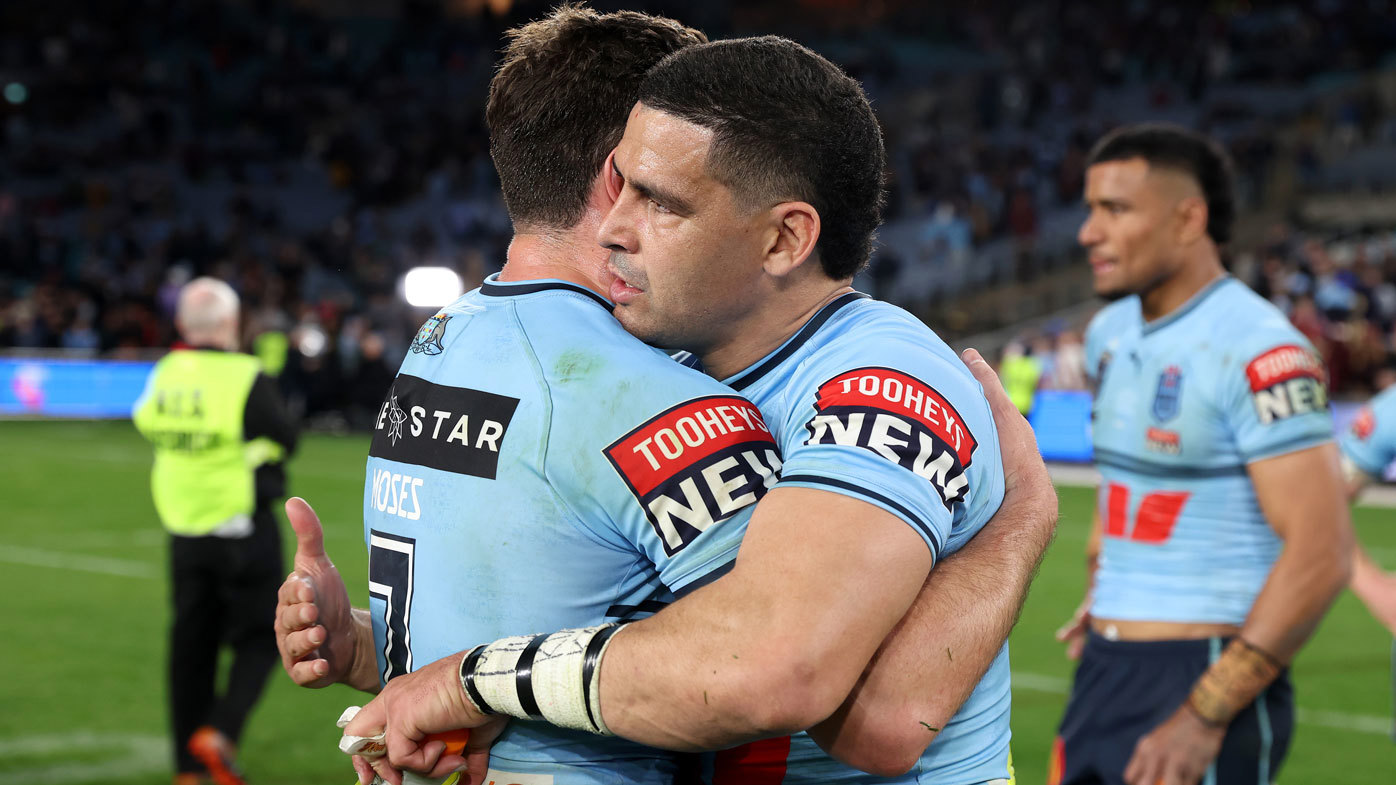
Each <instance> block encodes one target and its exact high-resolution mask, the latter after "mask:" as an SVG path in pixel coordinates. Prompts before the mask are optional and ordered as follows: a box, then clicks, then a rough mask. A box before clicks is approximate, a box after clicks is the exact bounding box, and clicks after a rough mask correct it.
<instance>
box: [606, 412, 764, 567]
mask: <svg viewBox="0 0 1396 785" xmlns="http://www.w3.org/2000/svg"><path fill="white" fill-rule="evenodd" d="M606 457H607V458H608V459H609V460H610V462H611V465H612V466H614V467H615V469H616V472H617V473H618V474H620V476H621V478H622V479H623V480H625V484H626V485H627V486H628V487H629V488H630V492H631V493H633V494H634V495H635V498H636V500H637V501H639V502H640V506H641V507H642V508H643V509H644V511H645V517H646V518H647V519H648V520H649V523H650V526H652V527H653V528H654V531H655V534H657V535H658V536H659V539H660V541H661V542H662V543H663V544H664V552H665V553H666V554H668V555H670V556H672V555H674V554H675V553H677V552H679V551H680V550H682V549H683V547H684V546H685V545H688V544H689V543H690V542H692V541H693V540H694V539H696V538H697V537H698V535H700V534H702V533H703V532H704V531H706V530H707V529H708V528H709V527H711V526H713V525H714V524H716V523H718V522H720V521H723V520H726V519H727V518H730V517H732V515H733V514H734V513H736V512H737V511H739V510H741V509H742V508H744V507H747V506H750V505H752V504H755V503H756V502H757V501H758V500H759V499H760V498H761V497H762V496H764V495H765V493H766V491H767V490H768V489H769V488H771V486H773V485H775V483H776V480H777V479H778V477H779V475H780V467H781V461H780V453H779V452H778V450H777V449H776V444H775V440H774V438H772V436H771V433H770V430H769V429H768V428H767V427H766V423H765V421H764V420H762V419H761V413H760V411H758V410H757V409H756V407H755V406H753V405H752V404H751V402H749V401H747V400H745V399H743V398H738V397H733V396H712V397H708V398H699V399H697V400H693V401H688V402H686V403H683V404H679V405H678V406H675V407H673V408H671V409H669V410H667V411H665V412H663V413H661V414H659V415H656V416H655V417H653V418H651V419H650V420H649V421H647V422H645V423H644V424H643V425H641V426H639V427H638V428H636V429H634V430H632V431H631V432H630V433H628V434H626V435H625V436H623V437H621V438H620V439H618V440H617V441H616V442H615V443H613V444H612V445H611V446H609V447H607V448H606Z"/></svg>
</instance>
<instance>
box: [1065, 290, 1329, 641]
mask: <svg viewBox="0 0 1396 785" xmlns="http://www.w3.org/2000/svg"><path fill="white" fill-rule="evenodd" d="M1086 361H1087V368H1088V369H1090V371H1091V373H1092V375H1093V377H1094V379H1095V381H1096V384H1097V386H1098V392H1097V395H1096V401H1095V411H1094V418H1093V423H1094V425H1093V427H1094V441H1095V455H1096V464H1097V466H1098V467H1099V468H1100V473H1101V485H1100V495H1099V500H1098V503H1099V509H1100V519H1101V524H1102V528H1103V530H1104V535H1105V537H1104V545H1103V549H1102V551H1101V555H1100V563H1099V568H1098V569H1097V571H1096V584H1095V593H1094V602H1093V604H1092V606H1091V613H1092V614H1093V615H1095V616H1098V617H1100V618H1107V619H1128V620H1143V621H1170V622H1208V623H1220V624H1240V623H1242V622H1243V621H1244V620H1245V618H1246V615H1247V614H1248V613H1249V612H1250V609H1251V605H1252V604H1253V603H1254V602H1255V597H1256V595H1257V594H1258V593H1259V592H1260V588H1261V586H1262V585H1263V584H1264V583H1265V579H1266V577H1267V576H1268V575H1269V574H1270V568H1271V566H1272V565H1273V564H1274V562H1275V559H1276V558H1277V557H1278V556H1279V553H1280V547H1281V541H1280V539H1279V537H1277V536H1276V535H1275V532H1274V531H1273V530H1272V529H1271V528H1270V526H1269V525H1268V524H1267V523H1266V521H1265V517H1264V515H1262V513H1261V510H1260V505H1259V503H1258V501H1257V500H1256V495H1255V488H1254V487H1253V486H1252V484H1251V480H1250V477H1249V475H1248V474H1247V470H1246V467H1247V465H1248V464H1250V463H1252V462H1255V461H1259V460H1263V459H1265V458H1271V457H1274V456H1277V455H1282V454H1285V453H1289V452H1294V451H1297V450H1302V449H1305V448H1308V447H1313V446H1315V445H1317V444H1321V443H1323V442H1327V441H1330V440H1331V439H1332V438H1333V421H1332V417H1331V416H1330V414H1329V412H1328V394H1327V389H1326V386H1325V379H1326V377H1325V374H1324V371H1323V365H1322V363H1321V362H1320V361H1319V360H1318V358H1317V356H1316V355H1315V354H1314V351H1313V348H1312V347H1311V346H1310V345H1309V343H1308V341H1306V340H1305V339H1304V337H1303V336H1302V335H1301V334H1300V333H1299V331H1298V330H1296V329H1294V327H1293V326H1291V325H1290V323H1289V322H1288V321H1287V320H1286V319H1285V317H1284V315H1283V314H1281V313H1280V312H1279V311H1278V310H1276V309H1275V307H1274V306H1272V305H1271V304H1270V303H1268V302H1266V301H1265V300H1264V299H1262V298H1261V297H1260V296H1259V295H1257V294H1255V293H1254V292H1252V291H1251V290H1250V289H1248V288H1247V287H1246V286H1245V285H1244V284H1242V283H1240V282H1239V281H1237V280H1235V279H1234V278H1231V277H1229V276H1228V277H1224V278H1222V279H1220V280H1218V281H1216V282H1215V283H1212V284H1210V285H1208V286H1207V287H1206V288H1205V289H1203V290H1202V291H1201V292H1198V293H1197V294H1196V295H1194V296H1193V298H1192V299H1191V300H1189V301H1188V302H1187V303H1186V304H1184V305H1183V306H1182V307H1181V308H1179V309H1178V310H1177V311H1174V312H1173V313H1172V314H1169V315H1168V316H1166V317H1164V318H1162V319H1158V320H1156V321H1154V322H1151V323H1148V324H1145V323H1144V320H1143V318H1142V316H1141V315H1140V304H1139V298H1138V297H1128V298H1125V299H1123V300H1120V301H1118V302H1115V303H1112V304H1111V305H1109V306H1108V307H1106V308H1105V309H1103V310H1102V311H1101V312H1100V313H1099V314H1097V315H1096V317H1095V319H1094V320H1092V321H1091V325H1090V328H1089V329H1088V330H1087V333H1086Z"/></svg>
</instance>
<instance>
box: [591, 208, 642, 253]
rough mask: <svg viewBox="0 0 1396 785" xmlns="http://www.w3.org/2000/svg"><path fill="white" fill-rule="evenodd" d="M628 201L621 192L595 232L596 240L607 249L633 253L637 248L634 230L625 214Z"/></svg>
mask: <svg viewBox="0 0 1396 785" xmlns="http://www.w3.org/2000/svg"><path fill="white" fill-rule="evenodd" d="M629 201H630V200H629V199H627V198H626V196H625V195H624V194H622V195H621V198H620V199H619V200H617V201H616V203H615V205H613V206H612V207H611V211H610V212H609V213H607V214H606V217H605V218H604V219H603V220H602V221H601V228H600V229H598V230H597V232H596V241H597V242H598V243H600V244H601V247H603V248H605V249H606V250H608V251H612V252H617V251H619V252H621V253H635V251H636V250H637V247H636V242H635V237H636V235H635V231H634V229H633V227H632V225H631V224H630V222H629V220H628V219H627V218H626V215H625V214H626V210H627V207H628V205H629Z"/></svg>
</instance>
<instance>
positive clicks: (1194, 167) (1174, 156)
mask: <svg viewBox="0 0 1396 785" xmlns="http://www.w3.org/2000/svg"><path fill="white" fill-rule="evenodd" d="M1129 158H1142V159H1144V160H1145V161H1146V162H1148V164H1149V166H1156V167H1159V168H1164V169H1173V170H1175V171H1179V172H1182V173H1183V174H1186V175H1188V176H1189V177H1191V178H1193V180H1195V181H1197V185H1198V186H1199V187H1200V188H1201V189H1202V196H1203V198H1204V199H1205V200H1206V201H1207V234H1208V235H1209V236H1211V238H1212V241H1213V242H1215V243H1216V244H1217V245H1218V246H1219V247H1220V246H1224V245H1226V244H1227V242H1228V241H1230V240H1231V227H1232V224H1233V223H1234V222H1235V220H1236V195H1235V186H1234V184H1233V168H1234V167H1233V165H1232V163H1231V156H1230V155H1228V154H1227V152H1226V150H1225V149H1223V148H1222V146H1221V145H1220V144H1217V142H1216V141H1215V140H1213V139H1212V138H1211V137H1208V136H1206V135H1205V134H1201V133H1198V132H1197V131H1193V130H1191V129H1188V128H1184V127H1183V126H1180V125H1171V124H1168V123H1143V124H1140V125H1127V126H1124V127H1122V128H1116V129H1115V130H1114V131H1111V132H1110V133H1108V134H1106V135H1105V137H1104V138H1102V139H1101V140H1100V141H1099V142H1096V144H1095V147H1094V148H1092V149H1091V152H1090V155H1089V156H1088V157H1087V159H1086V165H1087V166H1094V165H1095V164H1099V163H1105V162H1106V161H1123V160H1126V159H1129Z"/></svg>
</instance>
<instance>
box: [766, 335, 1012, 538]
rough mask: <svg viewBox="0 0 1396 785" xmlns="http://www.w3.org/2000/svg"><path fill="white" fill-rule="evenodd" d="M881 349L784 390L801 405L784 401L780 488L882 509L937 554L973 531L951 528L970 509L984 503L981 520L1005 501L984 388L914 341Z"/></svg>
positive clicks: (817, 370) (813, 373) (825, 369)
mask: <svg viewBox="0 0 1396 785" xmlns="http://www.w3.org/2000/svg"><path fill="white" fill-rule="evenodd" d="M881 349H882V351H880V352H878V354H879V355H880V356H877V357H873V356H869V355H868V354H866V353H865V354H862V355H860V356H859V357H858V358H857V359H853V358H846V361H845V362H844V363H842V364H841V365H840V364H832V365H831V364H829V363H821V364H820V367H819V368H814V369H809V370H808V371H807V372H806V373H803V374H801V375H800V376H803V377H804V380H803V382H802V383H801V384H800V385H799V386H797V387H796V388H795V389H792V390H791V391H790V393H789V394H791V395H800V396H804V397H805V402H794V401H792V403H793V404H796V405H792V406H791V407H790V409H791V412H792V418H793V419H792V421H790V422H788V423H786V429H787V430H786V434H787V436H786V437H785V439H784V440H783V445H782V446H783V448H784V459H785V465H784V468H783V470H782V472H781V481H780V484H781V485H782V486H798V487H809V488H818V489H821V490H827V491H833V492H836V493H841V494H844V495H848V496H852V497H854V498H857V499H862V500H863V501H866V502H869V503H871V504H873V505H876V506H878V507H881V508H882V509H884V510H886V511H888V512H890V513H892V514H893V515H895V516H897V517H899V518H901V519H902V520H903V521H905V522H906V523H907V524H909V525H910V526H912V528H914V529H915V530H916V532H917V533H918V534H920V535H921V538H922V539H923V540H924V541H925V542H926V545H927V546H928V547H929V548H930V550H931V555H932V557H933V558H935V559H939V557H940V555H941V553H942V552H943V551H944V549H945V548H946V546H947V544H950V543H951V542H952V539H953V541H954V542H955V543H957V544H958V542H960V541H962V540H963V539H967V537H968V535H969V534H971V533H972V532H962V531H960V530H958V529H957V525H958V524H960V523H962V522H963V521H965V520H966V519H967V517H968V516H966V514H965V513H966V510H969V509H971V508H979V507H986V506H987V507H988V508H989V510H988V514H985V515H983V516H975V517H976V518H979V519H980V520H979V525H982V522H983V521H984V520H987V519H988V517H990V515H991V514H992V511H993V510H994V509H997V507H998V504H999V502H1000V501H1001V500H1002V496H1003V466H1002V463H1001V461H1000V456H999V451H998V433H997V432H996V431H995V429H994V423H993V418H992V415H991V414H990V412H989V405H988V402H987V401H986V400H985V399H984V393H983V390H982V389H981V388H980V387H979V383H978V382H977V381H975V380H974V377H973V376H971V375H970V374H969V371H968V370H967V369H966V368H965V367H964V366H963V365H962V364H960V363H959V362H958V361H957V360H954V361H952V360H951V359H949V358H946V357H941V356H938V355H936V354H934V353H932V352H930V351H929V350H927V349H925V348H924V347H920V346H916V345H913V344H911V343H910V342H905V343H903V344H900V345H899V344H891V345H884V346H883V347H881ZM898 349H901V350H904V351H898ZM893 357H895V358H897V359H896V362H895V364H893V363H891V362H888V363H887V364H866V365H865V364H863V363H864V362H868V361H869V360H872V361H873V362H874V363H875V362H876V360H879V359H881V360H890V359H891V358H893ZM797 378H798V377H797ZM810 404H812V408H811V405H810Z"/></svg>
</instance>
